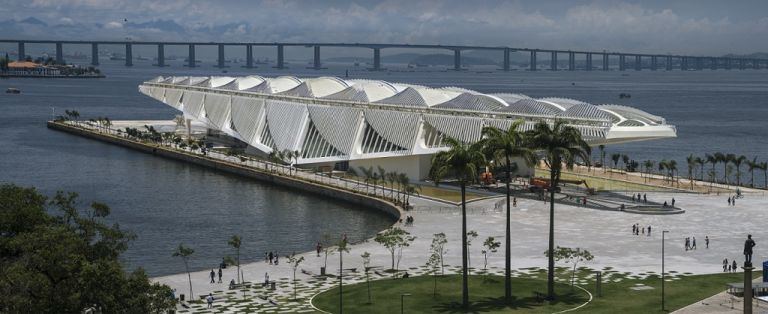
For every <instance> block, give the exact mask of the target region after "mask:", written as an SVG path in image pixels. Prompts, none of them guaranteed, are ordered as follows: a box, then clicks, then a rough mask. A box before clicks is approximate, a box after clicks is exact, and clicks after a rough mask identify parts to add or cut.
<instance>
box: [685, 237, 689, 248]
mask: <svg viewBox="0 0 768 314" xmlns="http://www.w3.org/2000/svg"><path fill="white" fill-rule="evenodd" d="M689 245H690V240H689V239H688V238H685V250H686V251H688V248H689V247H690V246H689Z"/></svg>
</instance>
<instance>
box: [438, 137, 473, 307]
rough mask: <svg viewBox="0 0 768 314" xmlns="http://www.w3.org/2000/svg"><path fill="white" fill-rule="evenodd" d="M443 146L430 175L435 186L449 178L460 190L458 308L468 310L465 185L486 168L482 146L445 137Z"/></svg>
mask: <svg viewBox="0 0 768 314" xmlns="http://www.w3.org/2000/svg"><path fill="white" fill-rule="evenodd" d="M445 143H446V144H447V145H448V147H449V149H448V150H447V151H441V152H439V153H437V154H435V155H434V156H433V157H432V167H431V169H430V171H429V172H430V174H431V175H432V177H433V178H434V180H435V184H438V182H439V181H440V179H441V177H442V176H445V175H448V174H451V175H453V176H454V178H456V180H457V181H458V183H459V186H460V188H461V264H462V265H461V270H462V293H461V304H462V306H463V307H464V308H465V309H466V308H468V307H469V283H468V279H469V278H468V277H467V276H468V271H467V261H468V257H467V184H471V183H473V182H476V181H477V179H478V175H477V174H478V171H477V169H478V168H479V167H481V166H485V165H486V160H485V156H484V155H483V152H482V143H480V142H478V143H475V144H467V143H464V142H461V141H459V140H457V139H454V138H451V137H447V138H445Z"/></svg>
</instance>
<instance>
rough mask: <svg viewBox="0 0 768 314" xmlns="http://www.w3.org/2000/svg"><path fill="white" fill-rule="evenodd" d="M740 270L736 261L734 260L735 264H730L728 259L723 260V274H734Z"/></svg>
mask: <svg viewBox="0 0 768 314" xmlns="http://www.w3.org/2000/svg"><path fill="white" fill-rule="evenodd" d="M738 270H739V264H737V263H736V259H734V260H733V264H729V263H728V259H727V258H726V259H723V272H724V273H733V272H736V271H738Z"/></svg>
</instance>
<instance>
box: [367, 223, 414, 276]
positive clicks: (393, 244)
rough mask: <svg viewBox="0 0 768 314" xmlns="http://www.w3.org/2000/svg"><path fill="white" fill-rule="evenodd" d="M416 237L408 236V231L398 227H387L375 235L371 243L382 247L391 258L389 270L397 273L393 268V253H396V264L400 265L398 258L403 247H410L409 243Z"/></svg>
mask: <svg viewBox="0 0 768 314" xmlns="http://www.w3.org/2000/svg"><path fill="white" fill-rule="evenodd" d="M415 239H416V237H413V236H411V235H410V233H409V232H408V231H405V230H403V229H400V228H399V227H395V226H392V227H389V228H387V230H384V231H382V232H380V233H379V234H377V235H376V237H375V238H374V239H373V241H376V243H378V244H381V245H382V246H384V247H385V248H386V249H387V251H389V254H390V255H391V257H392V266H391V267H390V269H392V270H395V271H397V268H395V253H396V252H397V253H398V254H397V255H398V258H397V263H398V264H399V263H400V257H401V256H402V251H403V247H407V246H410V245H411V242H413V240H415Z"/></svg>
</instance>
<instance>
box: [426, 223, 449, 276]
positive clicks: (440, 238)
mask: <svg viewBox="0 0 768 314" xmlns="http://www.w3.org/2000/svg"><path fill="white" fill-rule="evenodd" d="M446 243H448V238H447V237H446V236H445V233H443V232H440V233H435V234H434V237H433V238H432V244H431V245H430V246H429V251H430V256H431V255H435V256H436V258H437V261H436V263H438V265H439V266H440V274H441V275H445V253H447V252H448V250H447V249H446V248H445V244H446Z"/></svg>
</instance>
